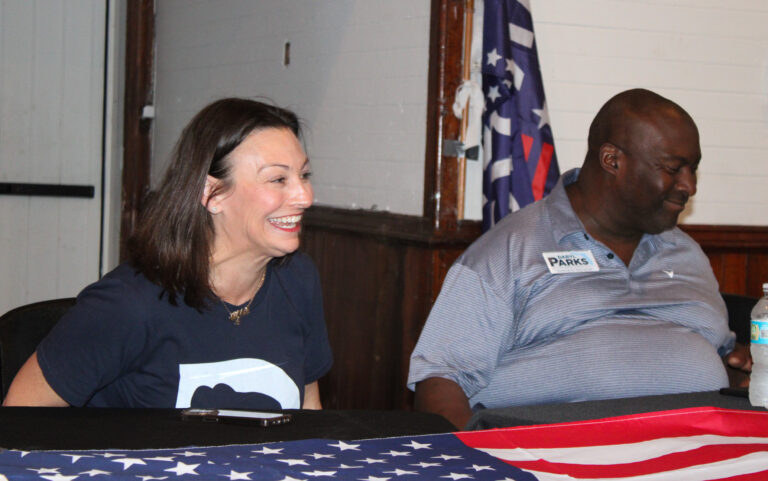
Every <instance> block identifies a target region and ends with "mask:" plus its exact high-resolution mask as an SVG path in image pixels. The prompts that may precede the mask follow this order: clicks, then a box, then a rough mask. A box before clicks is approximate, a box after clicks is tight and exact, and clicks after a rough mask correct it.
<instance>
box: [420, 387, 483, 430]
mask: <svg viewBox="0 0 768 481" xmlns="http://www.w3.org/2000/svg"><path fill="white" fill-rule="evenodd" d="M414 407H415V408H416V410H417V411H425V412H430V413H435V414H439V415H441V416H443V417H444V418H446V419H447V420H448V421H450V422H451V423H453V425H454V426H456V427H457V428H459V429H464V426H466V425H467V422H468V421H469V418H471V417H472V410H471V409H470V407H469V399H467V395H466V394H464V391H463V390H462V389H461V387H460V386H459V385H458V384H456V383H455V382H453V381H451V380H450V379H445V378H442V377H430V378H427V379H424V380H423V381H421V382H419V383H417V384H416V400H415V403H414Z"/></svg>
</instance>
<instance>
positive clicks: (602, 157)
mask: <svg viewBox="0 0 768 481" xmlns="http://www.w3.org/2000/svg"><path fill="white" fill-rule="evenodd" d="M620 157H621V149H619V148H618V147H616V146H615V145H613V144H612V143H610V142H606V143H604V144H603V145H601V146H600V150H599V151H598V154H597V158H598V161H599V162H600V167H601V168H602V169H603V170H604V171H606V172H608V173H609V174H611V175H616V171H617V170H618V169H619V163H620Z"/></svg>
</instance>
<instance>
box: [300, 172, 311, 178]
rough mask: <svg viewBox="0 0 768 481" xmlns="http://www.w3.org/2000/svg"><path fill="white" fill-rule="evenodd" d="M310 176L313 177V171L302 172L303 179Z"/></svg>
mask: <svg viewBox="0 0 768 481" xmlns="http://www.w3.org/2000/svg"><path fill="white" fill-rule="evenodd" d="M310 177H312V172H304V173H302V174H301V178H302V179H309V178H310Z"/></svg>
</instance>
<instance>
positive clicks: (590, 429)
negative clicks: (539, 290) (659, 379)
mask: <svg viewBox="0 0 768 481" xmlns="http://www.w3.org/2000/svg"><path fill="white" fill-rule="evenodd" d="M63 435H66V434H63ZM85 479H88V480H95V481H98V480H99V479H105V480H106V479H117V480H132V481H136V480H141V481H149V480H192V479H194V480H214V479H221V480H226V479H228V480H238V479H239V480H276V481H277V480H279V481H296V480H317V479H324V480H334V479H338V480H365V481H385V480H402V481H406V480H417V479H429V480H438V481H439V480H443V479H450V480H460V479H466V480H480V481H483V480H485V481H512V480H519V481H534V480H541V481H550V480H552V481H554V480H558V481H561V480H597V479H601V480H606V479H608V480H623V481H639V480H648V481H666V480H670V481H671V480H675V481H678V480H682V481H693V480H697V481H698V480H701V481H703V480H716V479H738V480H758V479H768V412H764V411H763V412H757V411H735V410H725V409H717V408H692V409H683V410H677V411H665V412H658V413H650V414H639V415H632V416H622V417H617V418H609V419H602V420H594V421H582V422H575V423H564V424H550V425H541V426H526V427H516V428H505V429H495V430H487V431H475V432H463V433H455V434H436V435H424V436H409V437H396V438H385V439H370V440H364V441H333V440H324V439H309V440H304V441H291V442H282V443H269V444H260V445H236V446H216V447H188V448H177V449H154V450H120V449H114V450H106V451H105V450H89V451H32V452H27V451H18V450H12V449H11V450H6V451H0V480H3V481H5V480H9V481H17V480H48V481H72V480H85Z"/></svg>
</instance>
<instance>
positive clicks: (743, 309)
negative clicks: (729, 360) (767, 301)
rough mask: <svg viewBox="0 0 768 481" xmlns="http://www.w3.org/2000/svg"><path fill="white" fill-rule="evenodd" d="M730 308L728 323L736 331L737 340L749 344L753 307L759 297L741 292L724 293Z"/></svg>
mask: <svg viewBox="0 0 768 481" xmlns="http://www.w3.org/2000/svg"><path fill="white" fill-rule="evenodd" d="M722 296H723V300H724V301H725V307H726V308H727V309H728V325H729V326H730V327H731V330H732V331H733V332H735V333H736V342H739V343H741V344H747V345H749V325H750V322H751V321H752V319H751V317H752V308H753V307H755V304H757V301H758V299H757V298H755V297H750V296H742V295H739V294H725V293H723V294H722Z"/></svg>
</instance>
